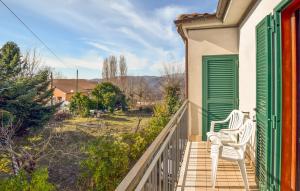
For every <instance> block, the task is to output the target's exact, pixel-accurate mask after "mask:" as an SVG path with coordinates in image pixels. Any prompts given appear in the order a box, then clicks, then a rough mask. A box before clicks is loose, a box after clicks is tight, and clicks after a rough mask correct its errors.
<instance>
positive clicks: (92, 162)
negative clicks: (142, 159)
mask: <svg viewBox="0 0 300 191" xmlns="http://www.w3.org/2000/svg"><path fill="white" fill-rule="evenodd" d="M128 150H129V149H128V145H127V144H126V143H124V142H122V141H121V140H120V139H118V138H116V137H112V136H102V137H99V138H97V140H95V141H93V142H91V143H89V145H88V146H87V148H86V152H87V154H88V158H87V159H86V160H84V161H82V163H81V169H82V177H81V179H80V182H79V184H80V186H82V187H83V188H84V189H88V190H99V191H110V190H114V189H115V188H116V186H117V185H118V184H119V183H120V182H121V181H122V179H123V177H124V176H125V175H126V173H127V171H128V164H129V160H128Z"/></svg>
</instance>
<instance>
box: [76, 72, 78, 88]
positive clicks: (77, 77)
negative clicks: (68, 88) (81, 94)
mask: <svg viewBox="0 0 300 191" xmlns="http://www.w3.org/2000/svg"><path fill="white" fill-rule="evenodd" d="M76 93H78V69H76Z"/></svg>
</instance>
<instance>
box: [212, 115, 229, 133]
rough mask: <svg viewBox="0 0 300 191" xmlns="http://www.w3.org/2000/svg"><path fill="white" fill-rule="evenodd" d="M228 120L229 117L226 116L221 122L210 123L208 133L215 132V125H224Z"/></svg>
mask: <svg viewBox="0 0 300 191" xmlns="http://www.w3.org/2000/svg"><path fill="white" fill-rule="evenodd" d="M229 119H230V116H228V117H227V118H226V119H224V120H222V121H211V122H210V132H214V130H215V124H218V123H219V124H222V123H226V122H228V121H229Z"/></svg>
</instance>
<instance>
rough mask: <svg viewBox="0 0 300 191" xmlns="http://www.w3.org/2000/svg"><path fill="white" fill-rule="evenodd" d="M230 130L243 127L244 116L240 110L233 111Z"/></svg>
mask: <svg viewBox="0 0 300 191" xmlns="http://www.w3.org/2000/svg"><path fill="white" fill-rule="evenodd" d="M229 117H230V121H229V126H228V128H229V129H232V128H239V127H241V126H242V125H243V121H244V114H243V112H241V111H240V110H233V111H232V112H231V113H230V114H229Z"/></svg>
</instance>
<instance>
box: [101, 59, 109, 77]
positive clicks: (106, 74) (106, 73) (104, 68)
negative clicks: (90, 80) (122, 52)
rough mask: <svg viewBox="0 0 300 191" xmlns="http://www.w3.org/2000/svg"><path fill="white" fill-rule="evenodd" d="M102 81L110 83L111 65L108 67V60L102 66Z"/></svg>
mask: <svg viewBox="0 0 300 191" xmlns="http://www.w3.org/2000/svg"><path fill="white" fill-rule="evenodd" d="M102 79H104V80H105V81H108V79H109V65H108V59H107V58H105V59H104V61H103V65H102Z"/></svg>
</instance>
